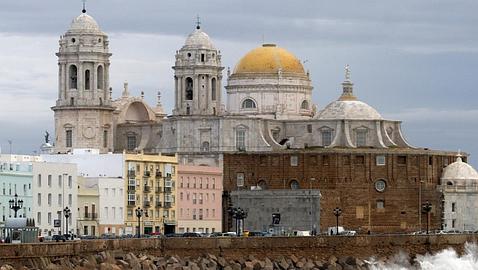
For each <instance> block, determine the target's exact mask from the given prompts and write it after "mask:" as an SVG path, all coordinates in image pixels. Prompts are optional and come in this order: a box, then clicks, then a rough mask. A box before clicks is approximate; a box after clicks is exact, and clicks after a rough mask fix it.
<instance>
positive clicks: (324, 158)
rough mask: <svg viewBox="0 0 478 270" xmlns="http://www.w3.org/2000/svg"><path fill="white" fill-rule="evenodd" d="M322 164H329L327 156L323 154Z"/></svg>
mask: <svg viewBox="0 0 478 270" xmlns="http://www.w3.org/2000/svg"><path fill="white" fill-rule="evenodd" d="M322 165H329V156H327V155H324V156H323V157H322Z"/></svg>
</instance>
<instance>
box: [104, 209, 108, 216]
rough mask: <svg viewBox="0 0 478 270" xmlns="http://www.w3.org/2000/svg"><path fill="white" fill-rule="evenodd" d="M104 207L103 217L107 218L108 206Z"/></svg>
mask: <svg viewBox="0 0 478 270" xmlns="http://www.w3.org/2000/svg"><path fill="white" fill-rule="evenodd" d="M104 209H105V211H104V214H105V218H108V207H105V208H104Z"/></svg>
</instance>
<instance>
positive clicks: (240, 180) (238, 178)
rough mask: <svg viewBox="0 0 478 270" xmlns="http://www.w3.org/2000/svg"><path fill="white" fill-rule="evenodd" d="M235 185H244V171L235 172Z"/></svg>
mask: <svg viewBox="0 0 478 270" xmlns="http://www.w3.org/2000/svg"><path fill="white" fill-rule="evenodd" d="M236 185H237V186H238V187H243V186H244V173H242V172H240V173H237V174H236Z"/></svg>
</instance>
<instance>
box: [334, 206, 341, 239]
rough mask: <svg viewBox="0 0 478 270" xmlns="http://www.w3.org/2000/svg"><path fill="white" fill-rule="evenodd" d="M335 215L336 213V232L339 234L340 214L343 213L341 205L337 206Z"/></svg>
mask: <svg viewBox="0 0 478 270" xmlns="http://www.w3.org/2000/svg"><path fill="white" fill-rule="evenodd" d="M334 215H335V219H336V221H337V223H336V226H335V234H336V235H338V234H339V216H340V215H342V209H340V208H339V207H335V209H334Z"/></svg>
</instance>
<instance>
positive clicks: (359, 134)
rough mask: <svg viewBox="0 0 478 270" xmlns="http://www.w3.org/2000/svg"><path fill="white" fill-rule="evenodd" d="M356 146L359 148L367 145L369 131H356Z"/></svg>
mask: <svg viewBox="0 0 478 270" xmlns="http://www.w3.org/2000/svg"><path fill="white" fill-rule="evenodd" d="M355 144H356V145H357V147H362V146H366V145H367V130H365V129H359V130H356V131H355Z"/></svg>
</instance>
